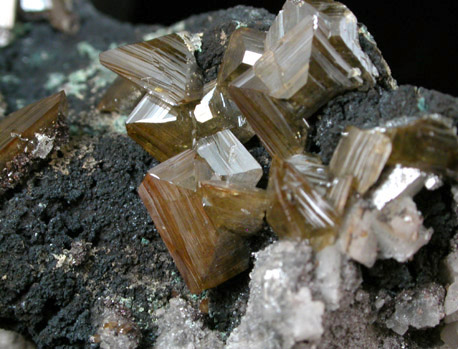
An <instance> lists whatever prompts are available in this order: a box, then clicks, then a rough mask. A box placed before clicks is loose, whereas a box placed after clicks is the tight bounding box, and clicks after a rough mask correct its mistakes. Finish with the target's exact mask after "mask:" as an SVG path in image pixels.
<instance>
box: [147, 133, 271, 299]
mask: <svg viewBox="0 0 458 349" xmlns="http://www.w3.org/2000/svg"><path fill="white" fill-rule="evenodd" d="M197 149H198V150H197V152H196V151H194V150H186V151H184V152H183V153H181V154H178V155H177V156H175V157H173V158H171V159H169V160H168V161H165V162H163V163H161V164H160V165H158V166H156V167H154V168H152V169H151V170H150V171H149V173H148V174H147V176H146V177H145V179H144V180H143V182H142V184H141V185H140V187H139V194H140V197H141V198H142V200H143V202H144V204H145V206H146V207H147V209H148V211H149V213H150V215H151V217H152V219H153V221H154V223H155V225H156V227H157V229H158V231H159V233H160V234H161V236H162V239H163V240H164V242H165V244H166V245H167V248H168V249H169V251H170V253H171V254H172V257H173V259H174V261H175V263H176V265H177V268H178V270H179V271H180V273H181V275H182V276H183V278H184V280H185V282H186V284H187V285H188V287H189V289H190V290H191V292H194V293H200V292H201V291H202V290H204V289H207V288H211V287H214V286H216V285H218V284H220V283H222V282H224V281H225V280H227V279H228V278H230V277H232V276H234V275H236V274H238V273H240V272H241V271H243V270H245V269H246V268H247V267H248V259H249V256H250V251H249V250H248V246H247V243H246V240H245V236H247V235H250V233H252V232H253V231H256V230H258V229H259V228H260V225H261V221H262V218H263V212H264V210H265V207H266V206H267V204H266V199H265V194H264V193H263V192H262V191H261V190H256V189H255V188H252V189H249V188H244V187H239V186H237V185H236V186H233V184H232V183H235V184H245V185H247V184H250V185H251V186H253V187H254V185H256V182H257V181H258V180H259V178H260V175H261V172H262V170H261V168H260V167H259V165H257V166H258V167H259V169H257V168H256V166H254V165H252V163H256V161H255V160H254V159H253V158H252V157H251V155H250V154H249V153H248V152H247V151H246V149H244V148H243V146H242V145H241V144H240V143H239V142H238V140H237V139H236V138H235V136H233V135H232V134H231V133H230V131H228V130H227V131H222V132H219V133H218V134H217V135H215V136H214V137H210V138H208V139H203V140H202V141H201V144H200V146H199V147H198V148H197ZM198 152H199V153H200V154H202V157H200V156H199V155H198ZM219 157H221V158H219ZM241 160H242V161H241ZM257 173H259V174H257ZM215 179H216V180H221V179H223V180H224V183H218V182H217V183H213V182H207V181H209V180H215ZM199 183H201V185H200V186H201V187H200V189H199V190H197V191H196V189H197V187H198V185H199ZM251 195H252V196H251ZM243 198H245V200H244V201H242V200H241V199H243ZM249 214H253V217H252V218H251V219H252V220H251V221H250V222H248V224H244V223H245V222H242V219H243V218H246V216H247V215H249Z"/></svg>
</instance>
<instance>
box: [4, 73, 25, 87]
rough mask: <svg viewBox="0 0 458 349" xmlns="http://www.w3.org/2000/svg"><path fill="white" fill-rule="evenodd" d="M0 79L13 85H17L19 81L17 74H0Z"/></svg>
mask: <svg viewBox="0 0 458 349" xmlns="http://www.w3.org/2000/svg"><path fill="white" fill-rule="evenodd" d="M0 80H1V81H2V83H5V84H14V85H18V84H19V83H20V82H21V80H19V78H18V77H17V76H14V75H11V74H7V75H3V76H1V77H0Z"/></svg>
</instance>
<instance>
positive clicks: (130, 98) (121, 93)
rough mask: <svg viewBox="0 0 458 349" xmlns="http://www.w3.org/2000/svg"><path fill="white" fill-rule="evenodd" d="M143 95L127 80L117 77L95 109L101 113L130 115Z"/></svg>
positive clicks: (141, 91)
mask: <svg viewBox="0 0 458 349" xmlns="http://www.w3.org/2000/svg"><path fill="white" fill-rule="evenodd" d="M143 95H144V92H143V90H141V89H139V88H138V87H137V86H136V85H134V84H133V83H131V82H130V81H129V80H126V79H124V78H121V77H118V78H116V80H115V81H114V82H113V84H112V85H111V86H110V87H109V88H108V90H107V91H106V92H105V94H104V95H103V97H102V99H101V100H100V102H99V104H98V106H97V109H98V110H100V111H103V112H118V113H120V114H130V113H131V112H132V110H133V109H134V108H135V106H136V105H137V104H138V103H139V102H140V99H141V98H142V97H143Z"/></svg>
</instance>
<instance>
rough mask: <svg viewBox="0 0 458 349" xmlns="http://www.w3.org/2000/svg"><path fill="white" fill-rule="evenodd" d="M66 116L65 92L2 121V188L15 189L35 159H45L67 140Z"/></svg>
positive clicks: (0, 171) (0, 124) (0, 129)
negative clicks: (59, 143)
mask: <svg viewBox="0 0 458 349" xmlns="http://www.w3.org/2000/svg"><path fill="white" fill-rule="evenodd" d="M66 113H67V99H66V96H65V93H64V92H63V91H62V92H59V93H56V94H54V95H52V96H50V97H47V98H45V99H42V100H40V101H38V102H35V103H33V104H31V105H29V106H27V107H25V108H22V109H20V110H18V111H16V112H14V113H12V114H10V115H8V116H7V117H5V118H4V119H2V120H0V189H5V188H9V187H12V186H13V185H14V184H15V183H16V182H17V181H19V180H20V179H21V178H22V177H23V176H24V174H25V172H26V169H27V168H28V166H29V165H30V164H31V163H32V162H33V161H34V160H38V159H45V158H46V157H47V156H48V155H49V154H50V152H51V151H52V150H53V149H55V147H56V144H57V143H58V142H59V141H60V140H62V139H63V138H65V132H64V127H63V119H64V117H65V115H66Z"/></svg>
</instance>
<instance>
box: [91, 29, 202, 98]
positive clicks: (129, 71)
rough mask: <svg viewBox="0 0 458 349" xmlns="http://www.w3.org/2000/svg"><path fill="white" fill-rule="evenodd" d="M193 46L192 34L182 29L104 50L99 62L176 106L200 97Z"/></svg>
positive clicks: (199, 84) (200, 90) (194, 46)
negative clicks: (148, 39) (179, 31)
mask: <svg viewBox="0 0 458 349" xmlns="http://www.w3.org/2000/svg"><path fill="white" fill-rule="evenodd" d="M195 49H196V42H195V36H192V35H191V34H189V33H188V32H181V33H177V34H170V35H165V36H162V37H160V38H157V39H153V40H150V41H145V42H140V43H137V44H132V45H127V46H122V47H119V48H115V49H113V50H109V51H106V52H103V53H101V54H100V62H101V63H102V64H103V65H104V66H106V67H107V68H108V69H111V70H113V71H114V72H115V73H117V74H119V75H121V76H123V77H124V78H126V79H129V80H130V81H132V82H133V83H135V84H137V85H138V86H140V87H141V88H144V89H146V90H147V91H148V93H149V94H151V95H153V96H155V97H157V98H159V99H161V100H162V101H164V102H166V103H168V104H171V105H174V106H175V105H179V104H182V103H185V102H190V101H195V100H198V99H200V98H201V97H202V93H203V90H202V78H201V73H200V70H199V68H198V67H197V62H196V59H195V57H194V51H195Z"/></svg>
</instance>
